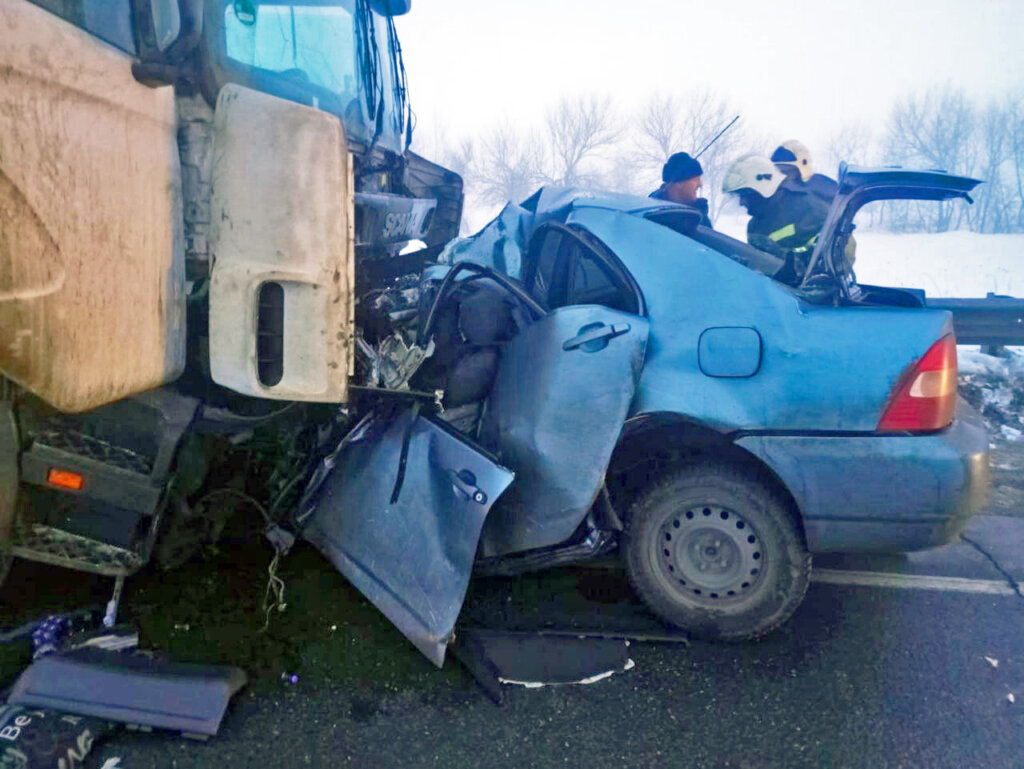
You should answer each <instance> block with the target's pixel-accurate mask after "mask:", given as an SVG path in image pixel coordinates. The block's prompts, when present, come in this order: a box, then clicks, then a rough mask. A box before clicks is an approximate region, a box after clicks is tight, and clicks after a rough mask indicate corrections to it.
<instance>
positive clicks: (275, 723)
mask: <svg viewBox="0 0 1024 769" xmlns="http://www.w3.org/2000/svg"><path fill="white" fill-rule="evenodd" d="M995 459H996V468H995V470H996V478H995V491H996V493H995V494H994V495H993V503H992V505H991V506H990V508H989V509H988V511H987V514H986V515H983V516H979V517H977V518H976V519H975V520H974V521H973V522H972V525H971V526H970V528H969V529H968V532H967V537H968V539H969V541H970V542H969V543H968V542H960V543H956V544H954V545H951V546H948V547H946V548H942V549H940V550H936V551H931V552H928V553H919V554H912V555H910V556H901V557H860V558H852V557H846V558H840V557H828V558H826V557H820V558H818V559H816V561H815V567H816V570H817V571H818V572H819V573H820V574H828V575H830V577H831V579H830V582H829V583H821V582H817V583H814V584H812V586H811V588H810V591H809V593H808V596H807V600H806V601H805V603H804V604H803V605H802V606H801V608H800V609H799V610H798V612H797V614H796V616H795V617H794V618H793V620H792V621H791V622H789V623H788V624H787V625H786V626H785V627H784V628H782V629H781V630H780V631H778V632H776V633H775V634H773V635H772V636H771V637H769V638H767V639H765V640H763V641H760V642H758V643H749V644H717V645H716V644H708V643H699V642H694V643H692V644H689V645H685V644H679V643H661V644H649V643H636V644H633V645H632V646H631V647H630V656H631V657H632V659H633V660H634V661H635V663H636V664H635V667H634V668H633V669H631V670H629V671H627V672H622V673H618V674H616V675H614V676H612V677H611V678H609V679H605V680H603V681H600V682H598V683H595V684H591V685H587V686H559V687H546V688H541V689H524V688H521V687H505V688H506V691H505V697H504V699H505V701H504V704H503V705H501V706H496V705H494V704H492V703H491V702H490V701H489V700H488V699H487V698H486V697H484V696H483V694H482V693H481V692H480V690H479V689H478V688H476V686H475V684H474V682H473V680H472V679H471V678H470V676H469V675H468V674H465V673H457V674H454V675H452V674H448V675H445V674H443V673H440V672H438V673H437V677H436V680H437V684H436V685H427V686H423V685H422V680H423V677H422V671H421V670H419V667H418V666H421V665H425V664H426V663H425V662H420V661H419V660H417V659H416V657H417V652H415V651H414V650H413V649H412V647H409V648H408V649H407V650H406V653H407V654H408V657H409V659H408V660H407V664H408V665H409V666H410V669H415V670H417V671H418V674H417V676H416V677H415V679H414V680H415V682H416V683H415V684H412V683H411V684H410V685H408V686H406V685H403V684H402V683H401V682H399V683H397V684H394V685H392V686H391V687H390V688H388V689H386V690H384V691H382V690H381V689H380V687H369V688H367V689H366V690H365V691H362V690H360V689H359V688H358V687H357V688H355V689H353V688H352V687H346V688H344V689H342V688H332V687H331V686H329V685H328V686H326V687H324V686H318V687H314V688H307V687H305V686H304V685H303V683H302V682H301V681H300V683H299V684H297V685H294V686H292V685H288V684H284V683H282V685H281V689H280V692H279V693H277V694H269V695H260V696H256V695H253V694H251V693H245V692H243V693H242V694H240V695H239V696H238V697H237V699H236V701H235V702H234V703H233V706H232V708H231V710H230V711H229V714H228V716H227V718H226V719H225V722H224V725H223V727H222V730H221V733H220V734H219V735H218V736H217V737H216V738H214V739H212V740H210V741H208V742H205V743H197V742H192V741H189V740H184V739H181V738H179V737H177V736H175V735H170V734H166V733H163V734H158V733H152V734H140V733H122V734H120V735H118V736H116V737H115V738H113V739H111V740H109V741H107V742H105V743H104V744H102V745H101V746H98V748H97V749H96V756H97V757H98V758H99V759H100V760H99V761H98V762H97V764H96V765H97V766H102V765H104V763H105V762H108V761H109V762H110V763H107V767H108V769H110V768H111V767H113V766H118V767H127V768H129V769H132V768H134V767H212V766H216V767H302V766H359V767H370V766H372V767H433V766H444V767H464V766H466V767H469V766H481V767H506V766H507V767H523V766H581V767H588V769H597V767H621V766H643V767H647V766H651V767H657V766H665V767H694V768H698V767H712V768H714V769H719V768H721V767H733V768H736V769H768V768H769V767H771V768H772V769H775V768H776V767H780V768H781V767H784V768H787V769H788V768H789V767H814V768H816V769H823V768H832V767H871V768H872V769H883V768H885V767H907V768H910V767H914V768H917V767H928V768H929V769H942V768H944V767H950V768H953V767H956V768H957V769H960V768H961V767H994V768H995V767H998V768H1002V767H1024V597H1022V596H1021V595H1020V592H1019V587H1017V586H1018V585H1019V584H1020V583H1024V505H1021V504H1020V502H1021V499H1022V497H1024V473H1022V472H1021V469H1022V468H1024V446H1014V445H1010V446H1003V447H1001V450H1000V451H999V452H997V454H996V456H995ZM865 573H868V574H869V575H874V576H875V577H876V579H875V582H877V581H878V579H882V581H883V582H884V583H885V584H886V585H888V586H885V587H879V586H877V585H874V586H873V585H872V584H871V583H872V580H870V579H868V578H866V577H865V576H864V574H865ZM835 575H839V576H838V577H836V576H835ZM878 575H882V577H881V578H880V577H879V576H878ZM907 575H910V576H909V577H908V576H907ZM933 577H938V579H931V578H933ZM836 581H838V582H839V584H836V583H835V582H836ZM466 614H467V616H468V621H469V622H471V623H473V622H475V623H479V624H488V625H492V626H493V625H504V626H514V627H517V628H525V629H528V628H531V627H543V626H545V625H548V624H551V623H552V622H557V623H560V624H562V625H565V626H569V625H572V626H575V627H584V626H587V625H588V624H592V623H595V622H602V623H605V624H611V625H615V624H619V625H622V626H637V625H641V626H642V625H644V623H647V626H649V627H652V628H653V627H657V626H656V624H651V623H652V620H651V619H650V618H649V617H647V616H646V614H645V613H644V612H643V610H642V608H640V607H638V606H637V605H636V604H635V603H633V601H632V600H631V598H630V595H629V592H628V589H627V588H625V586H624V584H623V582H622V578H621V576H620V575H619V574H617V573H616V572H614V571H609V570H604V571H601V570H593V569H591V570H560V571H557V572H551V573H548V574H545V575H542V576H540V577H530V578H524V579H520V580H517V581H495V582H486V583H480V584H478V585H476V586H475V587H474V589H473V591H472V593H471V596H470V600H469V603H468V607H467V612H466ZM397 648H399V649H400V648H401V645H399V646H398V647H397ZM381 653H382V654H384V653H386V654H392V655H393V654H396V653H397V654H401V653H403V652H401V651H397V652H396V646H395V645H393V644H389V645H388V650H387V651H386V652H384V651H382V652H381ZM987 658H988V659H987ZM990 660H991V661H990ZM447 664H448V665H455V663H454V662H452V661H451V660H449V662H448V663H447ZM410 680H413V679H410ZM1010 695H1013V698H1014V700H1015V701H1013V702H1011V700H1010ZM114 758H117V759H119V760H118V761H117V762H116V763H114V762H113V761H112V759H114Z"/></svg>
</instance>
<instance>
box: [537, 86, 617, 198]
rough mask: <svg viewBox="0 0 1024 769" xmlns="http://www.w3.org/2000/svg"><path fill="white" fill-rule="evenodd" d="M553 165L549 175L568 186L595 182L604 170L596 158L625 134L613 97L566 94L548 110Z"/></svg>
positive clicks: (551, 179)
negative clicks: (597, 165) (596, 165)
mask: <svg viewBox="0 0 1024 769" xmlns="http://www.w3.org/2000/svg"><path fill="white" fill-rule="evenodd" d="M547 128H548V139H549V142H550V146H549V151H550V153H551V167H550V173H548V174H547V178H548V179H549V180H550V181H552V182H554V183H556V184H564V185H566V186H577V185H593V184H595V183H599V182H600V174H598V173H597V172H596V171H595V170H594V167H593V164H592V162H590V163H588V161H594V160H596V159H599V155H600V151H601V150H602V149H604V148H606V147H609V146H611V145H613V144H614V143H615V142H616V141H617V140H618V138H619V135H620V134H621V132H622V131H621V128H620V127H619V123H618V117H617V115H616V114H615V110H614V109H613V108H612V102H611V97H609V96H605V97H597V96H588V97H582V96H580V97H576V98H574V99H569V98H568V97H562V99H561V100H560V101H559V102H558V105H557V106H556V107H555V108H554V109H552V110H551V111H550V112H548V116H547Z"/></svg>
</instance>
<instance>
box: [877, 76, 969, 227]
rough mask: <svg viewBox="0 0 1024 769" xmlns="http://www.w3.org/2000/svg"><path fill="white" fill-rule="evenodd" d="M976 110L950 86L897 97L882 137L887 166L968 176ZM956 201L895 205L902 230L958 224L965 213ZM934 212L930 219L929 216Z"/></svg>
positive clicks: (961, 93) (961, 92)
mask: <svg viewBox="0 0 1024 769" xmlns="http://www.w3.org/2000/svg"><path fill="white" fill-rule="evenodd" d="M975 122H976V117H975V109H974V106H973V105H972V104H971V102H970V101H969V100H968V99H967V97H966V96H965V95H964V93H963V91H961V90H958V89H954V88H952V87H951V86H948V85H947V86H943V87H935V88H930V89H928V90H927V91H925V92H924V94H922V95H912V96H908V97H906V98H903V99H900V100H898V101H897V102H896V104H895V105H894V106H893V108H892V112H891V113H890V115H889V122H888V131H887V136H886V153H887V155H888V158H887V160H888V162H895V163H898V164H900V165H908V166H917V167H924V168H942V169H946V170H949V171H952V172H955V173H970V172H971V170H972V168H973V166H974V161H975V144H974V141H973V138H974V137H973V133H974V129H975ZM959 202H960V201H953V202H952V203H939V204H938V205H935V206H931V205H930V206H919V205H904V206H894V207H893V213H894V214H895V215H896V216H897V219H896V224H897V225H898V226H901V227H929V226H930V225H932V224H934V227H935V229H936V230H938V231H939V232H943V231H945V230H948V229H950V228H951V227H955V226H957V224H959V223H960V221H961V220H962V217H964V216H965V215H966V211H965V210H964V208H963V206H962V205H957V204H958V203H959ZM931 212H934V220H932V218H931V217H932V214H931Z"/></svg>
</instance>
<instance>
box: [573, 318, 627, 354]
mask: <svg viewBox="0 0 1024 769" xmlns="http://www.w3.org/2000/svg"><path fill="white" fill-rule="evenodd" d="M583 328H586V329H587V330H586V331H584V330H583V329H582V328H581V329H580V331H581V333H580V334H579V335H578V336H574V337H573V338H572V339H570V340H569V341H567V342H566V343H565V344H563V345H562V349H563V350H575V349H576V348H577V347H582V346H583V345H585V344H586V343H587V342H596V341H598V340H599V339H613V338H615V337H617V336H622V335H623V334H626V333H628V332H629V324H628V323H615V324H612V325H611V326H606V325H604V324H603V323H602V324H601V325H600V326H599V327H597V328H587V327H586V326H584V327H583Z"/></svg>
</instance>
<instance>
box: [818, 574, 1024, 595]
mask: <svg viewBox="0 0 1024 769" xmlns="http://www.w3.org/2000/svg"><path fill="white" fill-rule="evenodd" d="M811 582H818V583H821V584H826V585H857V586H860V587H895V588H903V589H906V590H944V591H946V592H953V593H984V594H985V595H1014V596H1015V595H1017V592H1016V591H1015V590H1014V589H1013V588H1012V587H1010V585H1008V584H1007V583H1006V582H1000V581H999V580H994V579H964V578H962V577H930V576H927V575H924V574H888V573H886V572H875V571H845V570H839V569H813V570H812V571H811Z"/></svg>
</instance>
